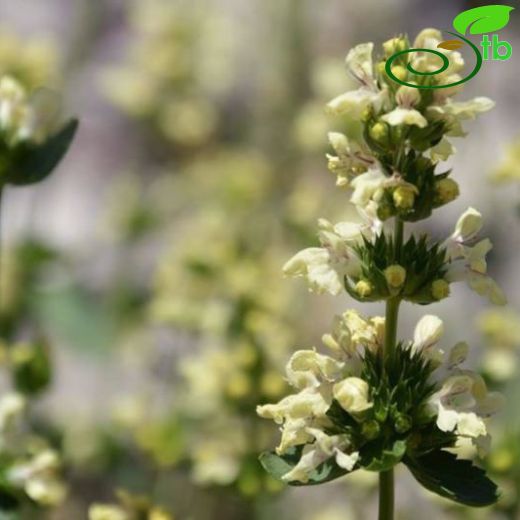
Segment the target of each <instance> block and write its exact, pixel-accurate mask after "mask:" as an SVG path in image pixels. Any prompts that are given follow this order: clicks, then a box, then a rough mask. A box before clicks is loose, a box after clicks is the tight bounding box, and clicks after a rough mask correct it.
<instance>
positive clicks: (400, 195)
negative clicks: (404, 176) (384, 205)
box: [392, 186, 415, 210]
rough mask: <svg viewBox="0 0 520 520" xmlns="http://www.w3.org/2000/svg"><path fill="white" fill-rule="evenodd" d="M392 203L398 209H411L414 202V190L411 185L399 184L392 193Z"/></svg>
mask: <svg viewBox="0 0 520 520" xmlns="http://www.w3.org/2000/svg"><path fill="white" fill-rule="evenodd" d="M392 198H393V200H394V204H395V206H396V208H399V209H405V210H406V209H411V208H413V205H414V204H415V190H414V189H413V188H412V187H411V186H399V187H398V188H396V189H395V190H394V193H393V194H392Z"/></svg>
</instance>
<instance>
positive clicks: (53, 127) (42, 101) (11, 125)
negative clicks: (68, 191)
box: [0, 76, 77, 186]
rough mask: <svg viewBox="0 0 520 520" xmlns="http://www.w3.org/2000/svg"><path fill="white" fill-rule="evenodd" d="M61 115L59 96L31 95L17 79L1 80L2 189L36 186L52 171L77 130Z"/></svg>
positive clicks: (40, 91)
mask: <svg viewBox="0 0 520 520" xmlns="http://www.w3.org/2000/svg"><path fill="white" fill-rule="evenodd" d="M61 116H62V114H61V99H60V97H59V95H58V94H56V93H54V92H52V91H50V90H48V89H44V88H41V89H38V90H35V91H34V92H30V91H29V90H28V89H27V88H26V87H25V86H24V85H23V84H22V83H20V82H19V81H18V80H16V79H15V78H14V77H11V76H2V77H0V158H1V161H0V186H3V185H5V184H14V185H24V184H32V183H35V182H39V181H41V180H43V179H44V178H45V177H47V176H48V175H49V174H50V173H51V172H52V170H53V169H54V168H55V167H56V166H57V164H58V163H59V162H60V161H61V159H62V158H63V156H64V155H65V153H66V151H67V149H68V147H69V146H70V143H71V142H72V139H73V137H74V135H75V132H76V128H77V121H76V120H70V121H68V122H65V124H63V122H62V117H61Z"/></svg>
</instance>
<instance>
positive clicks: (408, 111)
mask: <svg viewBox="0 0 520 520" xmlns="http://www.w3.org/2000/svg"><path fill="white" fill-rule="evenodd" d="M381 119H382V120H383V121H385V122H386V123H388V124H389V125H391V126H398V125H415V126H418V127H419V128H425V127H426V126H428V121H427V120H426V118H425V117H424V116H423V115H422V114H421V113H420V112H419V111H418V110H415V109H413V108H401V107H397V108H395V109H394V110H392V111H391V112H388V114H385V115H384V116H382V117H381Z"/></svg>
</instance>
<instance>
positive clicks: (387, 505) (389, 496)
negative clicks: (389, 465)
mask: <svg viewBox="0 0 520 520" xmlns="http://www.w3.org/2000/svg"><path fill="white" fill-rule="evenodd" d="M393 518H394V470H393V469H389V470H388V471H383V472H382V473H379V520H393Z"/></svg>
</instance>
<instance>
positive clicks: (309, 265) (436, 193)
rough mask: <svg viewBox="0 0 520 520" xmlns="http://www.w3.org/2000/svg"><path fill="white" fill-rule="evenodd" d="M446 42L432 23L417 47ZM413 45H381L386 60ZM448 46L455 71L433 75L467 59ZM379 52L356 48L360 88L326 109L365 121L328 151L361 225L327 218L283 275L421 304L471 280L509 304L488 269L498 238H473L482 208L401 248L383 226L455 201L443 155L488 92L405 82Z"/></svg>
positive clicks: (485, 103)
mask: <svg viewBox="0 0 520 520" xmlns="http://www.w3.org/2000/svg"><path fill="white" fill-rule="evenodd" d="M441 39H442V38H441V35H440V33H439V32H438V31H435V30H433V29H427V30H425V31H423V32H422V33H421V34H420V35H419V36H418V37H417V39H416V41H415V43H414V47H421V48H427V49H429V48H436V46H437V44H438V43H439V42H440V41H441ZM407 48H408V42H407V40H406V38H398V39H393V40H390V41H389V42H386V43H385V44H384V50H385V53H386V56H387V57H388V56H389V54H388V53H389V52H390V50H391V49H407ZM443 52H445V53H446V54H448V55H449V56H450V63H452V64H454V65H453V67H454V69H453V70H447V71H445V72H444V73H442V74H441V75H436V76H433V77H435V78H436V81H438V82H441V83H442V82H443V81H446V82H447V83H450V82H451V81H453V75H456V74H457V73H458V71H459V70H460V68H461V67H462V65H463V60H462V57H461V56H460V53H458V52H455V51H447V50H445V51H443ZM372 54H373V44H371V43H369V44H362V45H358V46H357V47H355V48H354V49H353V50H351V51H350V52H349V54H348V56H347V68H348V70H349V71H350V73H351V74H352V76H354V78H355V79H356V80H357V81H358V82H359V84H360V86H359V88H358V89H357V90H355V91H351V92H347V93H345V94H342V95H341V96H339V97H337V98H335V99H334V100H332V101H331V102H330V103H329V104H328V108H329V111H332V112H333V113H335V114H339V115H342V116H344V117H347V118H349V119H354V120H359V127H358V128H357V130H356V131H352V130H351V131H350V134H352V135H345V134H344V133H340V132H332V133H330V134H329V141H330V143H331V145H332V148H333V150H334V155H332V154H331V155H328V161H329V169H330V170H331V171H332V172H333V173H334V174H335V175H336V176H337V185H338V186H340V187H342V188H345V189H348V190H349V191H350V193H351V195H350V201H351V202H352V204H354V205H355V207H356V208H357V210H358V212H359V213H360V216H361V220H362V224H353V223H351V222H340V223H338V224H335V225H333V224H330V223H329V222H327V221H325V220H321V221H320V222H319V227H320V233H319V240H320V246H321V247H312V248H308V249H305V250H303V251H301V252H299V253H298V254H297V255H296V256H294V257H293V258H292V259H291V260H289V261H288V262H287V263H286V265H285V266H284V272H285V274H286V275H289V276H303V277H305V278H306V280H307V281H308V283H309V287H310V289H311V290H313V291H315V292H318V293H323V292H328V293H330V294H334V295H337V294H339V293H340V292H341V291H342V289H343V287H345V288H346V290H347V291H348V292H349V293H350V294H351V296H353V297H354V298H356V299H359V300H360V301H377V300H384V299H388V298H390V297H395V296H397V295H400V296H402V297H403V299H405V300H408V301H411V302H415V303H422V304H427V303H432V302H434V301H438V300H441V299H443V298H445V297H447V296H448V295H449V285H450V283H452V282H456V281H461V280H465V281H467V283H468V285H469V286H470V287H471V288H472V289H473V290H475V291H476V292H477V293H479V294H480V295H482V296H486V297H488V298H489V299H490V300H491V301H492V302H494V303H497V304H503V303H505V297H504V295H503V293H502V291H501V290H500V288H499V287H498V286H497V285H496V283H495V282H494V281H493V280H492V278H491V277H489V276H488V274H487V265H486V261H485V257H486V254H487V253H488V252H489V250H490V249H491V247H492V244H491V242H490V241H489V240H487V239H484V240H480V241H478V242H476V243H475V241H476V236H477V234H478V232H479V231H480V230H481V228H482V217H481V215H480V213H478V212H477V211H476V210H474V209H472V208H469V209H468V210H467V211H466V212H465V213H464V214H463V215H462V216H461V217H460V219H459V221H458V222H457V224H456V227H455V231H454V232H453V234H452V235H451V236H450V237H449V238H448V239H447V240H445V241H444V242H434V241H431V240H429V239H427V237H421V239H416V238H415V237H413V236H412V237H410V239H409V241H408V242H406V243H405V244H404V245H403V247H401V246H400V245H399V246H397V245H396V244H395V241H394V240H393V238H391V237H388V236H387V235H385V233H384V230H383V227H384V226H383V225H384V222H385V221H386V220H388V219H389V218H390V217H395V218H397V219H399V220H400V221H402V222H406V221H417V220H421V219H424V218H427V217H428V216H430V215H431V213H432V211H433V209H435V208H438V207H441V206H443V205H445V204H447V203H449V202H451V201H453V200H455V199H456V198H457V196H458V195H459V187H458V184H457V183H456V181H454V180H453V179H452V178H451V177H450V172H449V171H448V172H442V173H436V169H437V165H438V162H439V161H440V160H444V159H447V157H448V156H449V155H450V154H451V153H453V152H454V148H453V146H452V145H451V143H450V142H449V141H448V137H451V136H463V135H465V134H464V132H463V130H462V121H463V120H465V119H472V118H475V117H476V116H477V115H478V114H480V113H481V112H484V111H486V110H489V109H490V108H492V107H493V102H492V101H491V100H489V99H487V98H482V97H479V98H475V99H474V100H472V101H468V102H455V101H453V100H452V99H451V98H452V97H453V95H455V94H456V93H457V91H458V90H459V89H455V90H454V89H451V88H450V89H439V90H433V91H432V90H419V89H416V88H412V87H407V86H398V85H397V84H396V83H394V82H393V81H392V80H390V79H389V78H388V77H387V76H386V74H385V72H384V59H383V60H382V61H380V62H378V63H375V64H374V63H373V58H372ZM417 54H418V57H416V58H414V63H413V66H414V67H415V68H416V70H429V68H430V67H432V66H433V64H432V63H430V61H429V60H431V59H434V58H431V56H430V55H429V54H428V53H426V52H423V53H417ZM436 59H438V57H437V58H436ZM396 67H401V69H402V70H400V71H399V74H398V75H400V76H402V77H403V78H405V77H406V74H408V72H407V68H406V67H404V66H401V65H396ZM432 92H433V93H432Z"/></svg>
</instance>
